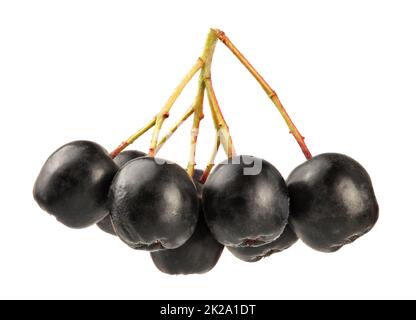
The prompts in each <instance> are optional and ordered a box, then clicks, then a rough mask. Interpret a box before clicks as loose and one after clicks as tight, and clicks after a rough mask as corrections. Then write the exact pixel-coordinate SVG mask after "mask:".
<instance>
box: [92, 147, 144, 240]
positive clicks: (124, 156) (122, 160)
mask: <svg viewBox="0 0 416 320" xmlns="http://www.w3.org/2000/svg"><path fill="white" fill-rule="evenodd" d="M145 156H146V154H145V153H144V152H141V151H137V150H126V151H123V152H121V153H120V154H119V155H117V157H115V158H114V162H115V163H116V165H117V166H118V167H119V168H121V167H122V166H124V165H125V164H126V163H127V162H129V161H130V160H133V159H136V158H141V157H145ZM97 226H98V227H99V228H100V229H101V230H102V231H104V232H106V233H108V234H111V235H113V236H115V235H116V232H115V231H114V228H113V223H112V222H111V216H110V214H108V215H107V216H106V217H105V218H104V219H102V220H101V221H99V222H97Z"/></svg>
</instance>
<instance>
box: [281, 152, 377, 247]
mask: <svg viewBox="0 0 416 320" xmlns="http://www.w3.org/2000/svg"><path fill="white" fill-rule="evenodd" d="M287 184H288V188H289V193H290V224H291V226H292V227H293V230H294V231H295V232H296V234H297V236H298V237H299V238H300V239H301V240H302V241H303V242H305V243H306V244H307V245H309V246H310V247H312V248H314V249H316V250H319V251H323V252H334V251H337V250H339V249H340V248H341V247H342V246H344V245H345V244H348V243H351V242H353V241H354V240H356V239H357V238H359V237H360V236H362V235H364V234H365V233H367V232H368V231H370V230H371V229H372V228H373V226H374V225H375V223H376V222H377V219H378V204H377V200H376V196H375V194H374V190H373V186H372V183H371V179H370V176H369V175H368V173H367V172H366V170H365V169H364V168H363V167H362V166H361V165H360V164H359V163H358V162H357V161H355V160H353V159H351V158H350V157H347V156H345V155H342V154H336V153H326V154H321V155H318V156H316V157H314V158H312V159H311V160H309V161H307V162H305V163H303V164H301V165H300V166H299V167H297V168H296V169H295V170H293V172H292V173H291V174H290V176H289V178H288V180H287Z"/></svg>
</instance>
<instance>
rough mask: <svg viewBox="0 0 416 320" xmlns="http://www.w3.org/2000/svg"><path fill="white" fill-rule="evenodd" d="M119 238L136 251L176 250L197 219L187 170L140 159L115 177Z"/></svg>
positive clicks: (114, 208)
mask: <svg viewBox="0 0 416 320" xmlns="http://www.w3.org/2000/svg"><path fill="white" fill-rule="evenodd" d="M109 202H110V214H111V219H112V222H113V226H114V229H115V231H116V233H117V235H118V236H119V237H120V238H121V239H122V240H123V241H124V242H125V243H127V244H128V245H129V246H131V247H132V248H135V249H143V250H149V251H155V250H162V249H175V248H178V247H180V246H181V245H183V244H184V243H185V242H186V241H187V240H188V239H189V238H190V237H191V236H192V234H193V232H194V230H195V227H196V223H197V220H198V207H199V205H198V196H197V192H196V189H195V185H194V183H193V182H192V180H191V179H190V178H189V176H188V174H187V173H186V171H185V170H184V169H182V168H181V167H180V166H178V165H176V164H171V163H167V162H166V161H165V160H162V159H156V158H151V157H144V158H138V159H134V160H131V161H129V162H128V163H126V164H125V165H124V166H123V167H122V168H121V169H120V170H119V171H118V172H117V175H116V176H115V178H114V180H113V183H112V185H111V188H110V193H109Z"/></svg>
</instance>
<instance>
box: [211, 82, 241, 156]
mask: <svg viewBox="0 0 416 320" xmlns="http://www.w3.org/2000/svg"><path fill="white" fill-rule="evenodd" d="M205 87H206V92H207V96H208V102H209V104H210V106H211V112H212V114H213V119H214V123H215V122H216V123H215V126H216V130H217V135H218V136H219V139H220V142H221V145H222V147H223V149H224V151H225V153H226V154H227V157H228V158H231V157H233V156H235V154H236V152H235V149H234V144H233V140H232V138H231V134H230V129H229V127H228V125H227V122H226V121H225V118H224V116H223V114H222V112H221V108H220V106H219V104H218V100H217V97H216V96H215V91H214V87H213V85H212V80H211V78H207V79H205Z"/></svg>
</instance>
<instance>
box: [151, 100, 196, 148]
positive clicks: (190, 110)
mask: <svg viewBox="0 0 416 320" xmlns="http://www.w3.org/2000/svg"><path fill="white" fill-rule="evenodd" d="M194 112H195V108H194V106H193V105H192V106H191V107H190V108H189V109H188V110H187V111H186V112H185V114H184V115H183V116H182V117H181V118H180V119H179V120H178V121H176V123H175V124H174V125H173V126H172V127H171V128H170V129H169V131H168V133H167V134H166V135H165V136H163V138H161V139H160V141H159V143H158V145H157V147H156V152H155V153H158V152H159V150H160V148H162V146H163V145H164V144H165V143H166V141H168V140H169V138H170V137H171V136H172V135H173V134H174V133H175V131H176V130H177V129H178V128H179V127H180V126H181V125H182V124H183V123H184V122H185V121H186V120H187V119H188V118H189V117H190V116H191V115H192V114H193V113H194Z"/></svg>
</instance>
